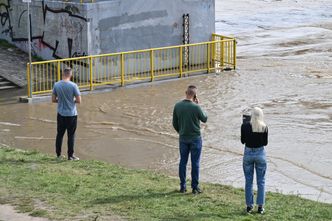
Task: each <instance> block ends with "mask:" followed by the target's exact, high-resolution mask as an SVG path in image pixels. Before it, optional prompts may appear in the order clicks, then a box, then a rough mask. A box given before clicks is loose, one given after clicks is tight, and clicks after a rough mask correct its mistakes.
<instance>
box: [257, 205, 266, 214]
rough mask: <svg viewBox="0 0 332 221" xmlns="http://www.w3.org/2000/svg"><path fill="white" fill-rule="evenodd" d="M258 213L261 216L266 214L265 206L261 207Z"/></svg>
mask: <svg viewBox="0 0 332 221" xmlns="http://www.w3.org/2000/svg"><path fill="white" fill-rule="evenodd" d="M257 212H258V213H259V214H264V212H265V209H264V207H263V206H259V207H258V209H257Z"/></svg>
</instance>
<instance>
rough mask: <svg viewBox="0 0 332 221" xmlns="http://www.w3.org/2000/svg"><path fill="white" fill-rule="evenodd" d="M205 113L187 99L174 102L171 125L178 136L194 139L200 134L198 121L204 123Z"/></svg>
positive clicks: (205, 119)
mask: <svg viewBox="0 0 332 221" xmlns="http://www.w3.org/2000/svg"><path fill="white" fill-rule="evenodd" d="M207 118H208V117H207V115H206V113H204V111H203V110H202V109H201V107H200V106H199V105H198V104H196V103H194V102H192V101H189V100H183V101H180V102H178V103H176V105H175V107H174V110H173V127H174V129H175V130H176V131H177V132H178V133H179V135H180V138H183V139H194V138H198V137H200V136H201V127H200V121H202V122H203V123H205V122H206V121H207Z"/></svg>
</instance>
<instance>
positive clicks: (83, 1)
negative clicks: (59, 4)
mask: <svg viewBox="0 0 332 221" xmlns="http://www.w3.org/2000/svg"><path fill="white" fill-rule="evenodd" d="M63 1H65V2H70V0H63ZM93 2H95V0H80V3H81V4H82V3H93Z"/></svg>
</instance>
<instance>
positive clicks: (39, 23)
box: [0, 0, 88, 59]
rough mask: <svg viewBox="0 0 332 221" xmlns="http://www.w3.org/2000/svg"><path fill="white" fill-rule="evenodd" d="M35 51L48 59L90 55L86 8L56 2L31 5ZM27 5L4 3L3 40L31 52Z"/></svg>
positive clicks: (0, 5)
mask: <svg viewBox="0 0 332 221" xmlns="http://www.w3.org/2000/svg"><path fill="white" fill-rule="evenodd" d="M30 9H31V37H32V39H33V42H32V52H33V54H34V55H38V56H40V57H42V58H44V59H55V58H67V57H75V56H81V55H85V54H88V47H87V42H88V41H87V34H88V22H87V21H88V20H87V18H86V6H85V5H82V4H68V3H64V2H53V1H33V3H32V4H31V7H30ZM27 20H28V19H27V4H26V3H22V0H0V38H2V39H6V40H7V41H9V42H11V43H13V44H15V45H16V46H18V47H19V48H21V49H22V50H24V51H27V50H28V36H27V33H28V32H27Z"/></svg>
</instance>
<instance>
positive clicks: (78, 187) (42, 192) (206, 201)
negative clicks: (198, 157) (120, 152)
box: [0, 148, 332, 221]
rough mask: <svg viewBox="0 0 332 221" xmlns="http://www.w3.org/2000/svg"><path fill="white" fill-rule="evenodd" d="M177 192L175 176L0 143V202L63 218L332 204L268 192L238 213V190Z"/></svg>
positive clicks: (152, 216)
mask: <svg viewBox="0 0 332 221" xmlns="http://www.w3.org/2000/svg"><path fill="white" fill-rule="evenodd" d="M202 189H203V190H204V193H203V194H200V195H192V194H191V193H188V194H180V193H178V192H177V190H178V179H174V178H170V177H168V176H165V175H161V174H160V173H155V172H150V171H144V170H131V169H125V168H122V167H119V166H115V165H111V164H108V163H104V162H99V161H77V162H71V161H69V162H68V161H65V160H64V161H61V162H57V161H56V160H55V158H54V157H52V156H48V155H44V154H41V153H38V152H36V151H32V152H31V151H30V152H29V151H20V150H16V149H8V148H0V203H9V204H11V205H14V206H16V207H17V208H18V209H19V210H20V211H24V212H28V213H30V214H31V215H33V216H42V217H48V218H50V219H58V220H63V219H67V220H68V218H69V217H70V220H75V219H76V220H94V219H97V220H109V219H111V218H110V217H112V216H114V215H117V216H120V217H122V218H124V219H129V220H248V221H249V220H278V221H279V220H331V219H332V205H331V204H323V203H318V202H314V201H310V200H306V199H302V198H299V197H297V196H286V195H281V194H277V193H268V194H267V199H266V202H267V204H266V214H264V215H259V214H253V215H247V214H245V212H244V206H245V205H244V192H243V190H241V189H236V188H232V187H229V186H222V185H215V184H208V183H203V184H202Z"/></svg>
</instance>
